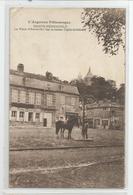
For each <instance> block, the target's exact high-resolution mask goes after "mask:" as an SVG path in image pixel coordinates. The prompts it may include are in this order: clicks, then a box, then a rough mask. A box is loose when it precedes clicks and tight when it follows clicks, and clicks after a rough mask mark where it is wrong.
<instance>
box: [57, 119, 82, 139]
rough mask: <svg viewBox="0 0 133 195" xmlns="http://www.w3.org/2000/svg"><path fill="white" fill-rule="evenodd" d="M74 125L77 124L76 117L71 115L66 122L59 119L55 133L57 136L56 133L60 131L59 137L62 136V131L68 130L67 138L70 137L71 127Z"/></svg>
mask: <svg viewBox="0 0 133 195" xmlns="http://www.w3.org/2000/svg"><path fill="white" fill-rule="evenodd" d="M75 125H77V126H78V119H77V118H76V117H72V118H71V119H68V120H67V121H66V122H64V121H61V120H59V121H57V122H56V135H57V136H58V133H59V131H60V134H61V138H64V131H65V130H68V139H71V133H72V129H73V127H74V126H75Z"/></svg>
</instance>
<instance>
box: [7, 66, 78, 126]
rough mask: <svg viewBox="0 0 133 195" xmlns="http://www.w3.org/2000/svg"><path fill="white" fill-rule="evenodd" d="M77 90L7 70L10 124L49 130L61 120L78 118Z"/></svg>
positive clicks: (22, 70) (21, 67)
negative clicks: (8, 76)
mask: <svg viewBox="0 0 133 195" xmlns="http://www.w3.org/2000/svg"><path fill="white" fill-rule="evenodd" d="M78 113H79V92H78V89H77V87H75V86H72V85H70V84H63V83H62V82H60V81H54V80H47V79H46V77H45V76H42V75H36V74H32V73H26V72H24V66H23V65H22V64H19V65H18V67H17V70H10V116H9V118H10V124H11V125H37V126H43V127H52V126H54V125H55V121H56V120H57V119H59V118H60V117H62V118H65V117H69V116H72V115H74V116H78Z"/></svg>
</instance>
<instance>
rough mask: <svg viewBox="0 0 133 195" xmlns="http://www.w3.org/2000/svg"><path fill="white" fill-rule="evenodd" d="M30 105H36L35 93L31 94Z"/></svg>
mask: <svg viewBox="0 0 133 195" xmlns="http://www.w3.org/2000/svg"><path fill="white" fill-rule="evenodd" d="M28 102H29V104H34V103H35V93H33V92H29V101H28Z"/></svg>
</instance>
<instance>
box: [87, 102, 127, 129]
mask: <svg viewBox="0 0 133 195" xmlns="http://www.w3.org/2000/svg"><path fill="white" fill-rule="evenodd" d="M85 117H86V121H87V122H88V124H89V127H90V128H95V129H124V106H123V105H120V104H118V103H116V102H110V101H108V100H107V101H99V102H95V103H93V104H88V105H86V116H85Z"/></svg>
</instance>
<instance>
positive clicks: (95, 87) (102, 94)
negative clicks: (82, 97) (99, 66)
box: [90, 76, 117, 101]
mask: <svg viewBox="0 0 133 195" xmlns="http://www.w3.org/2000/svg"><path fill="white" fill-rule="evenodd" d="M90 87H91V89H90V91H91V93H92V95H93V96H94V97H95V98H96V99H97V100H104V99H109V100H111V101H114V100H116V91H117V89H116V87H115V86H113V85H112V84H111V83H110V82H109V81H108V80H105V79H104V78H103V77H96V76H94V77H93V78H92V85H91V86H90Z"/></svg>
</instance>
